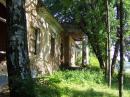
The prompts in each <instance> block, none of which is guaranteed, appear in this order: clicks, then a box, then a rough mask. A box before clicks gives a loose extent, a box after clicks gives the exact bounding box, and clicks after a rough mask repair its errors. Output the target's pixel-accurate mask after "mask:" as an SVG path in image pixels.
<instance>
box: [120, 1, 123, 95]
mask: <svg viewBox="0 0 130 97" xmlns="http://www.w3.org/2000/svg"><path fill="white" fill-rule="evenodd" d="M123 50H124V48H123V1H122V0H120V70H119V97H123V76H124V59H123V55H124V52H123Z"/></svg>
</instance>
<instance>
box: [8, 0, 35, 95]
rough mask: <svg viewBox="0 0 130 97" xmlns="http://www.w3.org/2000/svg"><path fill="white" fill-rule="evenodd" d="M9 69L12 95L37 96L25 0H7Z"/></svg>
mask: <svg viewBox="0 0 130 97" xmlns="http://www.w3.org/2000/svg"><path fill="white" fill-rule="evenodd" d="M6 4H7V13H8V17H7V33H8V36H7V39H8V40H7V69H8V80H9V89H10V97H35V96H34V92H33V83H32V80H31V72H30V69H29V58H28V48H27V31H26V17H25V9H24V6H25V5H24V4H25V0H7V1H6Z"/></svg>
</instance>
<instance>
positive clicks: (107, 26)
mask: <svg viewBox="0 0 130 97" xmlns="http://www.w3.org/2000/svg"><path fill="white" fill-rule="evenodd" d="M106 29H107V63H106V72H107V70H108V86H109V87H111V64H110V61H111V60H110V22H109V2H108V0H106ZM108 67H109V68H108ZM107 68H108V69H107Z"/></svg>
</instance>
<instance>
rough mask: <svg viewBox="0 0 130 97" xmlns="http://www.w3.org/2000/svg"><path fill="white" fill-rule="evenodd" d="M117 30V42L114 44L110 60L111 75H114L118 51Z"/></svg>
mask: <svg viewBox="0 0 130 97" xmlns="http://www.w3.org/2000/svg"><path fill="white" fill-rule="evenodd" d="M118 34H119V28H117V38H118V39H117V41H116V44H115V51H114V55H113V58H112V64H111V70H112V71H111V74H112V75H113V73H114V68H115V64H116V60H117V56H118V51H119V47H120V40H119V35H118Z"/></svg>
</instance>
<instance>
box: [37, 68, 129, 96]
mask: <svg viewBox="0 0 130 97" xmlns="http://www.w3.org/2000/svg"><path fill="white" fill-rule="evenodd" d="M116 76H117V75H115V79H113V81H112V82H113V85H112V86H113V87H112V88H111V89H110V88H108V86H107V84H106V82H105V80H104V74H103V72H102V71H101V70H99V68H96V67H95V68H94V67H93V68H89V69H83V70H75V71H70V70H65V71H57V72H55V73H54V74H52V75H51V76H45V77H40V78H38V79H37V80H36V82H37V85H36V92H37V95H38V96H37V97H118V86H117V85H118V81H117V77H116ZM125 77H126V78H125V79H126V80H125V87H124V94H125V95H124V97H130V94H129V92H130V84H129V81H130V76H129V75H127V76H125Z"/></svg>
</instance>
